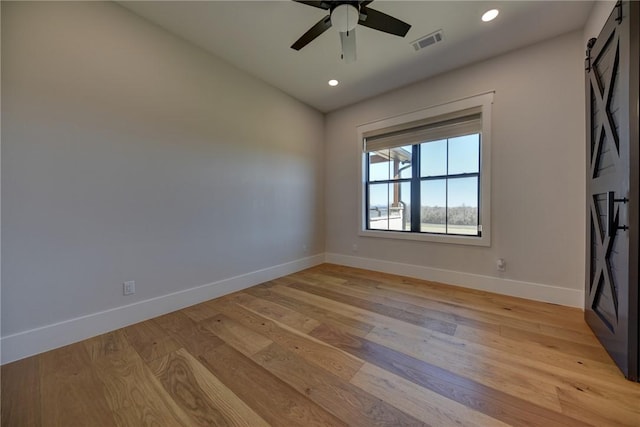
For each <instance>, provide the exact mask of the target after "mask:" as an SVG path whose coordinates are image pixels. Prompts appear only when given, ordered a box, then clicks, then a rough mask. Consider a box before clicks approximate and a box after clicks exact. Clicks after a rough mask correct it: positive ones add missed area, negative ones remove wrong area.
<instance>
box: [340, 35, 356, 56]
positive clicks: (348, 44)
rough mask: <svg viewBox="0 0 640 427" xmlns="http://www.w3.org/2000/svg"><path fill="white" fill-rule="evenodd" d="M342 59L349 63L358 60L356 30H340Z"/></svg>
mask: <svg viewBox="0 0 640 427" xmlns="http://www.w3.org/2000/svg"><path fill="white" fill-rule="evenodd" d="M340 44H341V45H342V59H344V62H346V63H347V64H348V63H350V62H355V60H356V30H351V31H347V32H340Z"/></svg>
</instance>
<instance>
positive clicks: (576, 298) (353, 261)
mask: <svg viewBox="0 0 640 427" xmlns="http://www.w3.org/2000/svg"><path fill="white" fill-rule="evenodd" d="M325 261H326V262H328V263H332V264H339V265H345V266H349V267H356V268H363V269H366V270H373V271H380V272H383V273H390V274H398V275H402V276H408V277H414V278H416V279H422V280H430V281H433V282H441V283H447V284H451V285H456V286H462V287H465V288H471V289H477V290H481V291H488V292H495V293H498V294H503V295H509V296H514V297H520V298H526V299H530V300H535V301H543V302H550V303H553V304H559V305H565V306H569V307H578V308H583V305H584V290H579V289H569V288H561V287H558V286H551V285H544V284H541V283H531V282H522V281H519V280H511V279H502V278H499V277H491V276H482V275H479V274H471V273H461V272H459V271H452V270H442V269H439V268H432V267H423V266H420V265H413V264H402V263H398V262H392V261H383V260H380V259H371V258H361V257H354V256H350V255H341V254H333V253H327V254H325Z"/></svg>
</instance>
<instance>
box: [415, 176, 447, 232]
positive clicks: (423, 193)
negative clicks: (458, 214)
mask: <svg viewBox="0 0 640 427" xmlns="http://www.w3.org/2000/svg"><path fill="white" fill-rule="evenodd" d="M446 206H447V181H446V180H445V179H437V180H433V181H422V182H421V184H420V231H421V232H423V233H443V234H444V233H446V232H447V226H446V210H447V208H446Z"/></svg>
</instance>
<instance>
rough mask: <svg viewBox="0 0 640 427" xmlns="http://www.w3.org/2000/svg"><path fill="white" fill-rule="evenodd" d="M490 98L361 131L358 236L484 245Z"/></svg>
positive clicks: (373, 126) (488, 180) (392, 121)
mask: <svg viewBox="0 0 640 427" xmlns="http://www.w3.org/2000/svg"><path fill="white" fill-rule="evenodd" d="M492 98H493V94H492V93H491V94H485V95H480V96H476V97H472V98H467V99H465V100H462V101H456V102H453V103H449V104H445V105H442V106H438V107H432V108H429V109H426V110H421V111H418V112H415V113H411V114H407V115H404V116H400V117H395V118H392V119H386V120H383V121H380V122H376V123H371V124H368V125H363V126H360V127H359V128H358V134H359V136H360V138H361V141H362V142H363V154H364V155H363V161H362V166H363V167H362V184H363V185H362V186H361V193H362V202H363V203H362V206H363V210H362V215H361V218H362V221H361V224H362V227H361V234H362V235H368V236H373V237H392V238H405V239H413V240H429V241H440V242H445V243H464V244H472V245H485V246H488V245H489V243H490V241H489V228H490V227H489V214H490V209H489V202H490V200H489V183H490V170H489V159H490V156H489V153H490V151H489V148H490V117H491V114H490V113H491V112H490V106H491V102H492Z"/></svg>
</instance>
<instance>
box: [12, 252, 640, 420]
mask: <svg viewBox="0 0 640 427" xmlns="http://www.w3.org/2000/svg"><path fill="white" fill-rule="evenodd" d="M1 396H2V425H3V426H20V427H22V426H40V425H43V426H64V427H75V426H112V425H118V426H152V425H153V426H174V425H176V426H205V425H206V426H208V425H216V426H218V425H219V426H249V427H257V426H267V425H273V426H305V427H310V426H344V425H354V426H356V425H357V426H367V427H369V426H377V425H387V426H420V425H434V426H454V425H463V426H507V425H514V426H515V425H517V426H520V425H527V426H528V425H536V426H545V427H548V426H575V425H593V426H634V427H638V426H640V384H636V383H631V382H628V381H626V380H625V379H624V378H623V377H622V375H621V374H620V373H619V371H618V370H617V369H616V367H615V366H614V364H613V362H612V361H611V360H610V359H609V357H608V356H607V354H606V353H605V351H604V350H603V349H602V347H601V346H600V345H599V344H598V342H597V341H596V339H595V338H594V336H593V334H592V333H591V332H590V330H589V328H588V327H587V326H586V325H585V323H584V322H583V320H582V312H581V311H580V310H576V309H570V308H566V307H560V306H554V305H551V304H543V303H537V302H531V301H526V300H522V299H517V298H510V297H505V296H500V295H495V294H489V293H483V292H475V291H469V290H465V289H462V288H457V287H451V286H444V285H438V284H434V283H430V282H424V281H420V280H415V279H408V278H403V277H398V276H392V275H386V274H381V273H374V272H369V271H364V270H357V269H352V268H346V267H339V266H335V265H327V264H325V265H321V266H319V267H315V268H312V269H309V270H305V271H303V272H300V273H297V274H293V275H291V276H287V277H284V278H281V279H278V280H274V281H271V282H268V283H265V284H263V285H259V286H256V287H253V288H251V289H248V290H246V291H243V292H239V293H235V294H232V295H229V296H226V297H223V298H219V299H216V300H212V301H209V302H205V303H202V304H199V305H197V306H193V307H190V308H187V309H184V310H180V311H177V312H174V313H171V314H168V315H165V316H162V317H159V318H156V319H152V320H149V321H146V322H143V323H139V324H136V325H133V326H130V327H127V328H124V329H121V330H118V331H115V332H112V333H109V334H105V335H102V336H99V337H95V338H92V339H89V340H86V341H83V342H80V343H77V344H73V345H70V346H67V347H64V348H60V349H57V350H54V351H50V352H48V353H44V354H41V355H38V356H34V357H31V358H28V359H24V360H21V361H18V362H14V363H11V364H8V365H5V366H3V367H2V395H1Z"/></svg>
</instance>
